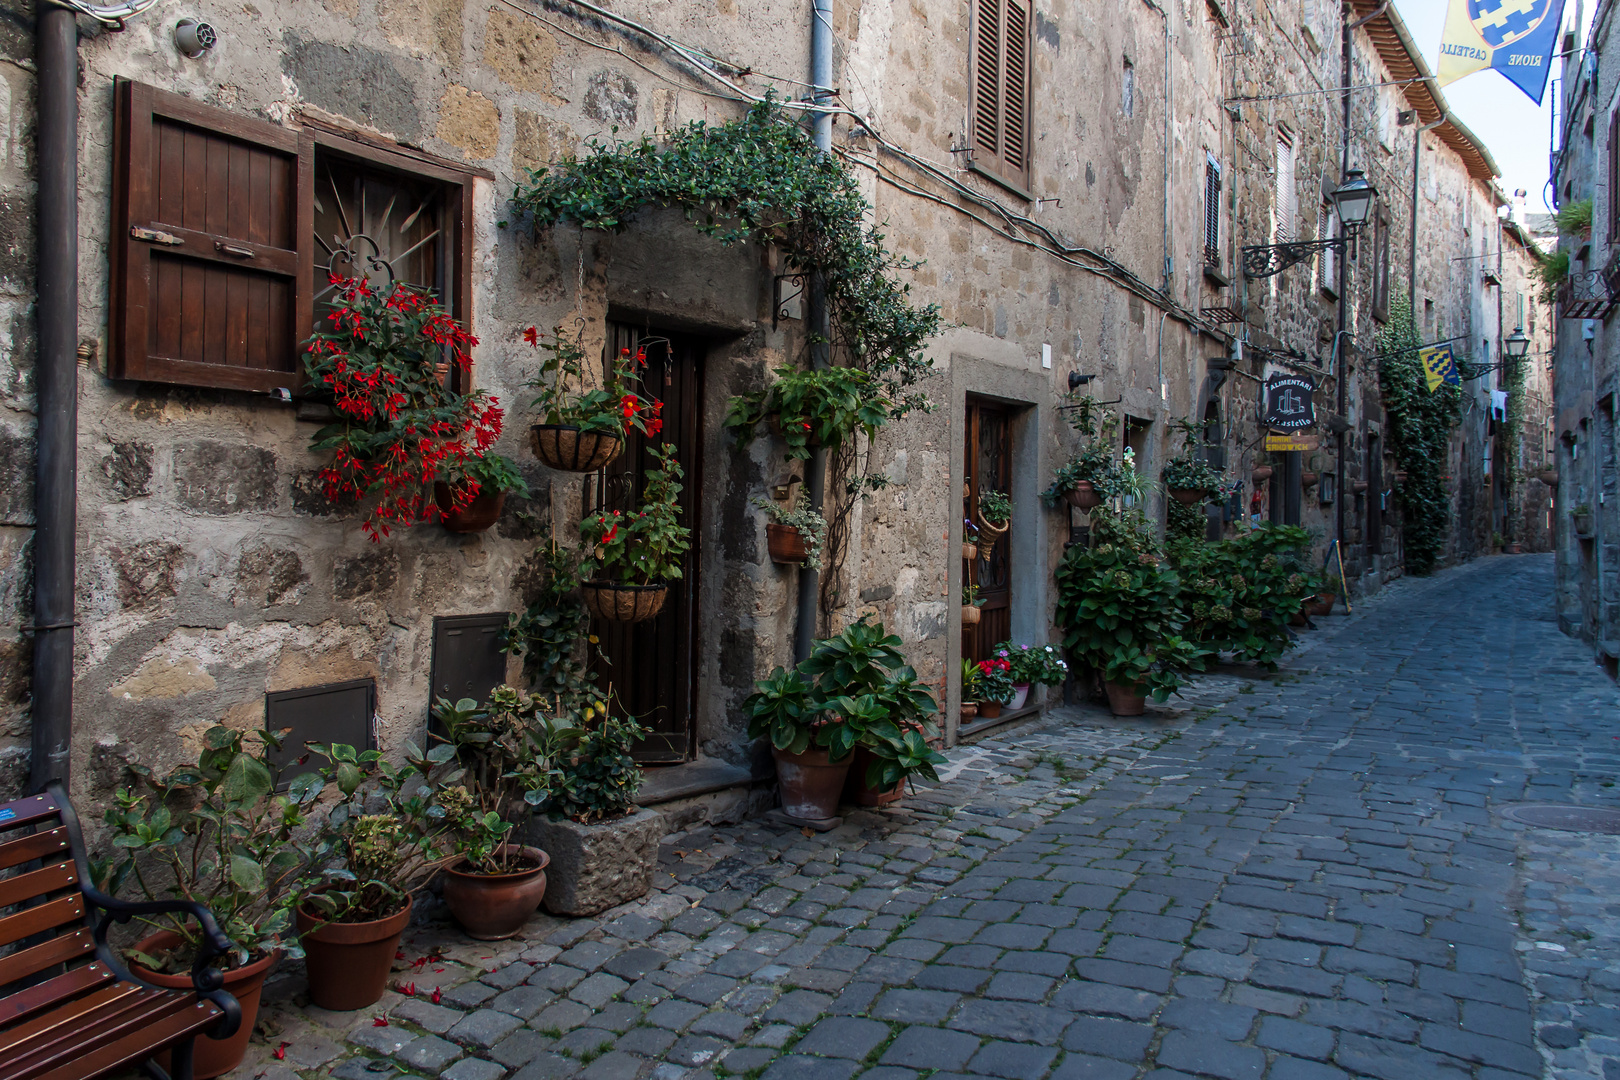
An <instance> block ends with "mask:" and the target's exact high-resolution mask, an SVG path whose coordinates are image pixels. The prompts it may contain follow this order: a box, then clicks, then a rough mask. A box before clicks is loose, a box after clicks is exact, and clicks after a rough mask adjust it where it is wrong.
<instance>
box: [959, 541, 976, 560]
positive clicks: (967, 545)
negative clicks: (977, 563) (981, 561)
mask: <svg viewBox="0 0 1620 1080" xmlns="http://www.w3.org/2000/svg"><path fill="white" fill-rule="evenodd" d="M978 557H979V545H978V544H975V543H973V542H972V541H970V540H964V541H963V542H962V558H964V559H967V560H969V561H970V562H971V561H972V560H974V559H976V558H978Z"/></svg>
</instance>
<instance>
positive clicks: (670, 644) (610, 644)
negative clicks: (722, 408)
mask: <svg viewBox="0 0 1620 1080" xmlns="http://www.w3.org/2000/svg"><path fill="white" fill-rule="evenodd" d="M642 346H645V347H646V350H647V366H646V368H645V369H644V372H643V376H642V383H643V394H644V395H645V396H648V397H652V398H656V399H658V400H661V401H662V402H663V403H664V411H663V419H664V430H663V431H662V432H661V433H660V434H659V435H657V436H654V437H653V441H649V440H648V439H647V438H646V437H645V436H643V435H642V434H641V433H640V432H638V431H635V430H633V429H632V430H631V432H630V433H629V439H628V443H627V445H626V446H625V449H624V453H623V454H621V455H619V458H618V460H617V461H614V462H612V463H611V464H610V465H608V467H607V468H606V469H604V470H603V471H602V472H600V473H598V474H597V475H596V477H595V479H594V481H593V482H592V483H591V484H590V487H591V488H592V489H593V490H591V491H589V492H588V493H587V501H588V502H589V503H590V504H591V506H592V507H605V508H607V509H619V510H624V509H629V508H633V507H635V506H636V505H639V503H640V499H641V485H642V478H643V477H644V476H645V475H646V472H647V470H648V469H649V468H651V467H652V466H653V464H654V463H653V462H652V460H651V459H650V458H649V456H648V454H647V449H648V447H649V445H653V446H656V445H661V444H663V443H666V442H672V443H674V444H675V447H676V453H677V455H678V456H679V458H680V462H681V467H682V468H683V469H685V470H686V478H685V480H683V481H682V484H683V485H684V488H685V489H684V490H683V491H682V492H681V522H682V524H684V525H685V526H686V527H687V528H689V529H691V530H692V548H691V550H690V551H689V552H688V553H687V556H686V565H685V567H684V569H683V574H684V576H683V577H682V579H681V580H680V581H676V582H672V583H671V587H670V594H669V599H668V600H667V601H666V602H665V604H664V610H663V611H662V612H660V613H659V615H658V617H657V618H654V619H648V620H647V621H646V622H640V623H618V622H607V621H603V620H595V621H594V622H593V625H592V632H593V633H595V634H596V635H597V637H599V638H600V639H601V654H602V655H601V656H600V657H599V658H598V659H597V661H596V673H597V678H598V680H599V681H600V684H601V685H602V686H603V687H611V688H612V692H613V695H614V697H615V699H616V702H617V707H618V709H619V710H622V711H623V712H626V713H628V714H629V715H631V716H634V717H636V718H637V719H638V720H640V721H641V723H642V724H643V725H644V726H645V727H646V728H647V729H648V735H647V737H646V739H644V740H643V741H642V742H641V743H640V744H639V745H638V746H637V747H636V750H635V755H636V760H638V761H643V762H678V761H685V760H687V759H688V758H689V757H690V756H691V753H692V747H693V746H694V745H695V743H696V740H695V738H694V731H693V722H694V716H695V713H696V707H695V706H696V701H695V692H696V680H695V679H694V677H693V676H694V666H695V659H696V650H695V648H694V642H695V640H696V621H697V602H696V601H697V586H698V558H697V552H698V513H697V493H698V492H699V491H700V490H701V489H702V471H701V469H700V468H699V465H700V461H701V459H700V457H699V449H700V447H701V446H702V445H703V444H702V432H701V430H700V428H701V416H702V387H703V350H702V347H701V345H700V344H699V343H697V342H696V341H693V340H692V339H690V338H681V337H666V336H663V335H659V334H654V333H651V332H649V331H647V330H644V329H636V328H633V327H629V326H625V325H622V324H618V323H609V324H608V335H607V348H608V349H610V350H612V352H613V353H617V352H618V351H619V350H620V349H629V350H631V352H632V353H634V352H635V351H636V350H637V349H638V348H641V347H642Z"/></svg>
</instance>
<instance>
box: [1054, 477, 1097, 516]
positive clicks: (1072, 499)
mask: <svg viewBox="0 0 1620 1080" xmlns="http://www.w3.org/2000/svg"><path fill="white" fill-rule="evenodd" d="M1063 501H1064V502H1066V503H1068V504H1069V505H1070V506H1073V507H1076V508H1077V509H1080V510H1092V509H1095V508H1096V507H1099V506H1101V505H1102V496H1101V495H1098V494H1097V489H1096V488H1094V487H1092V486H1091V481H1090V480H1080V481H1078V482H1076V484H1075V485H1074V487H1073V488H1071V489H1070V490H1068V491H1065V492H1064V493H1063Z"/></svg>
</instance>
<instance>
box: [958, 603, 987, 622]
mask: <svg viewBox="0 0 1620 1080" xmlns="http://www.w3.org/2000/svg"><path fill="white" fill-rule="evenodd" d="M982 618H984V610H983V609H982V608H979V607H976V606H975V605H973V604H963V605H962V625H963V626H978V625H979V620H980V619H982Z"/></svg>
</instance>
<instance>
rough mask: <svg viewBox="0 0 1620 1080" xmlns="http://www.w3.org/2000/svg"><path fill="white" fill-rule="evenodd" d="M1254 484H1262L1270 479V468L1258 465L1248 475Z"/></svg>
mask: <svg viewBox="0 0 1620 1080" xmlns="http://www.w3.org/2000/svg"><path fill="white" fill-rule="evenodd" d="M1249 476H1250V477H1251V478H1252V479H1253V480H1254V482H1255V483H1256V484H1263V483H1265V482H1266V481H1267V480H1270V479H1271V466H1270V465H1259V466H1256V467H1255V469H1254V471H1253V472H1251V473H1250V474H1249Z"/></svg>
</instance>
